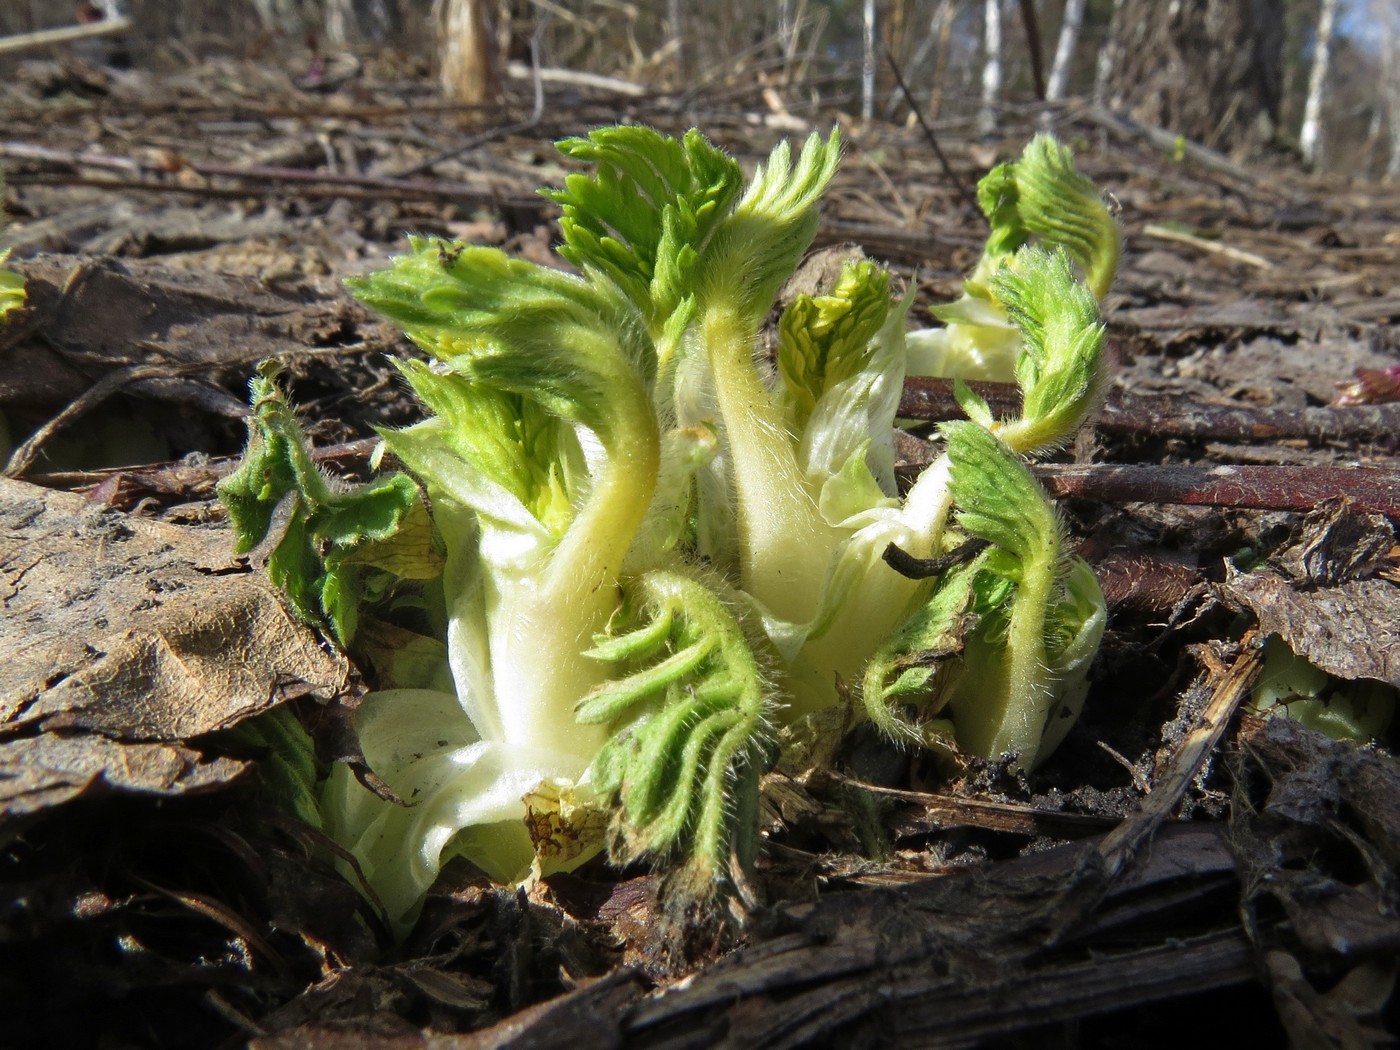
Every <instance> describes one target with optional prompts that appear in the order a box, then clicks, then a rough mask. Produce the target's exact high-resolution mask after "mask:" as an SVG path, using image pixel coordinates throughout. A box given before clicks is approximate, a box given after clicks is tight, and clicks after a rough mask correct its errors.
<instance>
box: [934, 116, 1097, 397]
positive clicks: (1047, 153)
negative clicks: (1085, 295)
mask: <svg viewBox="0 0 1400 1050" xmlns="http://www.w3.org/2000/svg"><path fill="white" fill-rule="evenodd" d="M977 203H978V204H979V205H980V206H981V208H982V213H983V214H984V215H985V216H986V217H987V222H988V223H989V224H990V226H991V231H990V232H989V233H988V235H987V243H986V246H985V248H983V251H982V258H981V259H980V260H978V263H977V266H976V268H974V269H973V271H972V274H971V275H970V276H969V277H968V278H967V280H966V281H964V282H963V294H962V296H961V298H959V299H958V300H957V301H956V302H952V303H948V304H947V305H945V306H940V307H936V308H935V309H934V311H933V313H934V316H935V317H936V318H937V320H938V321H940V322H941V323H942V327H939V328H925V329H921V330H919V331H915V332H910V333H909V336H908V341H909V374H910V375H916V376H943V377H948V378H953V377H957V378H961V379H966V380H974V379H983V380H990V381H996V382H1008V383H1009V382H1011V380H1012V378H1013V375H1012V373H1013V372H1014V371H1015V368H1016V361H1017V359H1018V357H1019V355H1020V350H1021V339H1020V336H1019V334H1018V331H1017V327H1016V325H1015V324H1013V323H1012V320H1011V318H1010V316H1009V315H1008V311H1007V304H1006V303H1005V302H1004V301H1003V300H1002V298H1001V297H1000V296H999V295H998V294H997V289H996V286H995V282H994V278H995V277H996V275H997V274H998V273H1000V272H1001V271H1002V270H1003V269H1005V268H1007V267H1008V266H1009V267H1012V268H1014V267H1015V266H1016V265H1017V262H1016V260H1017V255H1018V253H1019V252H1020V250H1021V248H1022V247H1024V246H1025V245H1026V244H1029V243H1031V242H1032V241H1034V242H1036V243H1039V244H1040V245H1042V246H1044V247H1046V248H1050V249H1063V250H1064V251H1065V252H1067V253H1068V254H1069V256H1070V257H1071V258H1072V259H1073V260H1074V261H1075V262H1076V263H1077V264H1078V265H1079V266H1080V267H1081V268H1082V270H1083V273H1084V280H1085V283H1086V284H1087V286H1088V288H1089V290H1090V291H1091V292H1092V293H1093V295H1094V298H1095V299H1096V300H1098V301H1102V300H1103V297H1104V296H1105V295H1107V294H1108V290H1109V287H1110V286H1111V285H1112V284H1113V275H1114V273H1115V272H1117V269H1118V251H1119V247H1120V240H1121V238H1120V235H1119V230H1118V223H1117V221H1116V220H1115V219H1114V217H1113V213H1112V211H1111V210H1110V208H1109V206H1108V205H1107V204H1105V203H1104V200H1103V197H1102V195H1101V194H1100V193H1099V191H1098V190H1097V189H1096V188H1095V187H1094V184H1093V183H1092V182H1090V181H1089V180H1088V179H1087V178H1085V177H1084V176H1083V175H1082V174H1080V172H1079V170H1078V169H1077V168H1076V167H1075V166H1074V156H1073V154H1072V153H1071V152H1070V151H1069V149H1068V147H1066V146H1063V145H1061V144H1060V143H1059V142H1058V141H1056V140H1055V139H1054V138H1053V137H1052V136H1050V135H1037V136H1036V137H1035V138H1034V139H1032V140H1031V141H1030V142H1029V143H1028V144H1027V145H1026V148H1025V149H1024V150H1023V151H1022V153H1021V157H1020V159H1019V160H1016V161H1014V162H1011V163H1008V164H1000V165H998V166H997V167H995V168H993V169H992V170H991V171H990V172H988V174H987V175H986V176H985V177H984V178H983V179H982V181H981V182H979V183H978V184H977Z"/></svg>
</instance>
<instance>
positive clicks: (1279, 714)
mask: <svg viewBox="0 0 1400 1050" xmlns="http://www.w3.org/2000/svg"><path fill="white" fill-rule="evenodd" d="M1249 706H1250V708H1251V709H1252V710H1253V711H1254V712H1255V713H1256V714H1259V715H1262V716H1264V717H1266V718H1292V719H1296V720H1297V721H1299V722H1301V723H1303V725H1305V726H1308V727H1309V728H1311V729H1316V730H1317V731H1318V732H1320V733H1326V734H1327V735H1328V736H1330V737H1332V738H1333V739H1336V740H1357V741H1360V742H1362V743H1371V742H1372V741H1375V740H1377V739H1379V738H1380V737H1381V736H1382V735H1383V734H1384V733H1385V731H1386V730H1387V729H1388V728H1390V724H1391V722H1392V721H1394V718H1395V712H1396V707H1397V697H1396V691H1395V690H1394V689H1393V688H1391V687H1390V686H1389V685H1387V684H1386V683H1384V682H1377V681H1371V680H1368V679H1360V680H1357V681H1351V682H1347V681H1343V680H1341V679H1338V678H1334V677H1333V676H1332V675H1329V674H1328V673H1327V672H1326V671H1324V670H1322V669H1321V668H1319V667H1317V666H1315V665H1314V664H1313V663H1311V662H1310V661H1309V660H1308V659H1307V658H1306V657H1302V656H1299V655H1298V654H1297V653H1295V652H1294V651H1293V650H1292V649H1291V648H1289V646H1288V643H1287V642H1285V641H1284V640H1283V639H1282V638H1280V637H1279V636H1278V635H1276V634H1273V635H1270V636H1269V640H1268V641H1267V642H1266V643H1265V644H1264V666H1263V669H1262V670H1261V671H1260V673H1259V679H1258V681H1256V682H1255V684H1254V689H1253V690H1252V691H1251V693H1250V698H1249Z"/></svg>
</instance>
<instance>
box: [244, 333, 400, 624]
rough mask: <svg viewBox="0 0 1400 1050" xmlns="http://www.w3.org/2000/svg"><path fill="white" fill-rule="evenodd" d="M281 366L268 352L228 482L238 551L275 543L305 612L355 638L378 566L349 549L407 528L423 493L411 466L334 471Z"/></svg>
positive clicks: (274, 560) (271, 561)
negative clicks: (366, 586) (307, 427)
mask: <svg viewBox="0 0 1400 1050" xmlns="http://www.w3.org/2000/svg"><path fill="white" fill-rule="evenodd" d="M278 372H279V367H278V366H277V365H276V364H274V363H273V362H270V361H266V362H263V363H262V364H261V365H260V366H259V367H258V374H257V375H256V376H255V377H254V378H253V380H252V382H251V383H250V384H249V388H250V391H251V394H252V405H253V414H252V416H251V417H250V418H249V420H248V448H247V450H246V451H245V452H244V455H243V461H242V463H240V464H239V466H238V469H237V470H235V471H234V472H233V473H232V474H230V475H229V476H228V477H226V478H225V479H224V480H223V481H221V482H220V483H219V486H218V493H219V498H220V499H221V500H223V502H224V505H225V506H226V507H227V508H228V514H229V520H230V522H231V523H232V525H233V529H234V534H235V536H236V540H235V543H236V549H237V550H238V552H239V553H241V554H246V553H249V552H251V551H253V550H254V549H255V548H258V549H263V548H265V549H266V550H267V567H268V572H269V574H270V575H271V576H272V578H273V581H274V582H275V583H277V584H278V586H280V587H281V588H282V589H283V590H284V591H285V592H286V593H287V597H288V600H289V601H290V602H291V605H292V607H293V609H295V611H296V613H297V615H299V616H301V617H302V619H304V620H306V621H307V622H308V623H313V624H322V625H325V626H327V627H328V628H329V629H330V630H331V631H332V633H333V634H334V635H335V637H336V638H337V639H338V640H339V641H340V643H341V644H342V645H347V644H349V642H350V640H351V639H352V638H353V636H354V633H355V621H356V617H357V614H358V607H359V601H360V597H361V588H362V585H363V577H364V574H365V573H366V572H367V571H370V570H368V569H367V568H366V567H365V566H363V565H355V564H347V562H348V559H350V558H351V557H352V555H353V554H354V553H355V552H356V550H357V549H358V548H359V547H360V546H361V545H362V544H364V543H366V542H371V541H385V540H388V539H389V537H391V536H393V535H394V534H395V533H396V532H397V531H398V529H399V525H400V524H401V523H402V522H403V520H404V518H405V517H406V516H407V515H408V513H409V511H410V510H411V509H412V508H413V507H414V506H415V505H416V504H417V503H418V502H419V492H418V486H417V485H415V484H414V483H413V481H412V479H410V478H409V477H407V476H406V475H403V474H391V475H388V476H386V477H381V478H377V479H375V480H374V481H371V482H369V483H367V484H364V485H358V486H348V485H344V484H340V483H332V482H331V481H329V480H328V479H327V478H326V476H325V475H324V474H322V473H321V471H320V470H319V468H317V466H316V465H315V463H314V462H313V461H312V459H311V455H310V452H309V450H308V445H307V441H306V437H305V435H304V434H303V433H302V430H301V426H300V424H298V423H297V420H296V416H295V415H294V413H293V412H292V410H291V408H290V407H289V406H288V405H287V402H286V400H285V398H284V397H283V395H282V392H281V390H279V389H278V386H277V375H278Z"/></svg>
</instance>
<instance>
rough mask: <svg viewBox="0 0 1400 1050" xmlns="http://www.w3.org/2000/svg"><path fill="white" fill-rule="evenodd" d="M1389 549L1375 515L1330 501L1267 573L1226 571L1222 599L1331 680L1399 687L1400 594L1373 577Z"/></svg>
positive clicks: (1390, 537) (1390, 538) (1391, 537)
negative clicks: (1367, 681) (1364, 680)
mask: <svg viewBox="0 0 1400 1050" xmlns="http://www.w3.org/2000/svg"><path fill="white" fill-rule="evenodd" d="M1394 543H1395V534H1394V531H1393V530H1392V529H1391V527H1390V525H1389V524H1388V523H1387V522H1386V520H1385V519H1384V518H1383V517H1381V516H1380V515H1375V514H1360V513H1357V512H1355V511H1353V510H1351V509H1350V508H1349V506H1348V505H1347V503H1346V501H1345V500H1335V501H1334V500H1329V501H1327V502H1326V503H1324V504H1322V505H1321V506H1319V507H1318V508H1317V510H1316V511H1314V512H1313V513H1312V514H1311V515H1309V517H1308V520H1307V521H1306V522H1305V523H1304V525H1303V528H1302V530H1301V534H1300V536H1299V539H1298V541H1297V542H1296V543H1295V544H1293V545H1292V546H1291V547H1290V548H1289V549H1288V550H1286V551H1284V552H1282V553H1281V554H1280V555H1279V556H1277V557H1276V558H1274V559H1272V560H1271V563H1270V564H1269V565H1268V566H1264V567H1261V568H1259V569H1257V570H1255V571H1253V572H1238V571H1234V570H1231V571H1230V573H1229V575H1228V576H1227V578H1226V580H1225V583H1224V585H1223V593H1224V597H1225V600H1226V602H1227V603H1228V604H1230V605H1232V606H1234V607H1236V608H1241V609H1247V610H1248V611H1249V612H1251V613H1253V614H1254V616H1255V617H1256V618H1257V619H1258V621H1259V631H1260V633H1261V634H1263V635H1265V636H1267V635H1270V634H1276V635H1278V636H1279V637H1280V638H1282V639H1283V641H1284V642H1285V643H1287V645H1288V647H1289V648H1290V649H1292V650H1293V651H1294V652H1295V653H1297V654H1298V655H1299V656H1302V657H1305V658H1306V659H1307V660H1309V661H1310V662H1311V663H1312V664H1314V665H1315V666H1317V667H1319V668H1321V669H1322V670H1324V671H1326V672H1327V673H1328V674H1331V675H1335V676H1336V677H1338V678H1342V679H1345V680H1347V681H1354V680H1356V679H1358V678H1370V679H1374V680H1376V681H1379V682H1387V683H1389V684H1390V685H1392V686H1400V586H1397V585H1396V584H1394V583H1392V582H1390V581H1389V580H1387V579H1384V578H1383V577H1380V576H1375V575H1372V574H1373V573H1375V572H1376V571H1377V570H1378V568H1379V567H1380V566H1381V565H1382V564H1384V559H1385V558H1386V557H1387V555H1388V552H1389V551H1390V549H1391V548H1392V547H1393V546H1394Z"/></svg>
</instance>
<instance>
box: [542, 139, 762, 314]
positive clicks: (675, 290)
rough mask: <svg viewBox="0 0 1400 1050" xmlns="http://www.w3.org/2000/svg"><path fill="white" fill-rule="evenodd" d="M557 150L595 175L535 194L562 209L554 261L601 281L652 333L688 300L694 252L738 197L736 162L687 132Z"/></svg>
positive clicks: (576, 143)
mask: <svg viewBox="0 0 1400 1050" xmlns="http://www.w3.org/2000/svg"><path fill="white" fill-rule="evenodd" d="M558 148H559V151H560V152H561V153H563V154H564V155H565V156H566V157H569V158H571V159H573V160H578V161H583V162H585V163H588V164H590V165H592V166H593V169H594V170H593V172H592V173H591V174H585V173H576V174H573V175H570V176H568V177H567V178H566V179H565V180H564V188H563V189H561V190H547V191H544V192H543V196H545V197H547V198H549V199H550V200H552V201H554V202H555V203H556V204H559V205H561V206H562V207H563V211H564V214H563V217H562V218H561V219H560V220H559V229H560V233H561V234H562V235H563V238H564V244H563V245H562V246H561V247H560V249H559V254H560V255H562V256H564V258H566V259H568V260H569V261H570V262H572V263H573V264H574V265H575V266H578V267H579V268H580V269H589V268H592V269H596V270H598V271H600V272H602V273H603V274H606V275H607V276H608V278H609V279H611V280H612V281H613V282H615V283H616V284H617V285H618V286H619V287H620V288H622V289H623V290H624V291H625V292H626V294H627V296H628V297H629V298H630V299H631V300H632V302H633V303H634V304H635V305H636V306H637V307H638V308H639V309H640V310H641V311H642V312H643V314H644V315H645V316H646V317H647V320H648V323H649V324H650V326H651V328H652V332H653V335H654V336H655V335H659V334H660V331H661V328H662V326H664V325H665V324H666V322H667V321H668V319H669V318H670V317H671V316H672V315H673V314H674V313H675V312H676V310H677V309H679V308H680V306H681V304H682V303H683V302H684V300H685V299H686V298H687V297H688V296H690V295H691V293H692V291H693V285H694V270H695V266H696V261H697V259H698V258H699V253H700V252H701V251H703V250H704V247H705V244H706V242H707V240H708V238H709V235H710V233H711V231H712V230H713V229H714V228H715V226H716V224H717V223H719V222H720V220H722V219H723V218H724V217H725V215H726V214H727V213H728V212H729V209H730V206H731V205H732V204H733V202H734V199H735V198H736V197H737V196H738V194H739V190H740V188H741V187H742V185H743V176H742V173H741V172H740V171H739V165H738V164H737V163H735V161H734V160H733V158H731V157H730V156H729V155H728V154H726V153H724V152H723V151H722V150H720V149H717V148H716V147H715V146H713V145H711V144H710V143H709V141H708V140H706V139H705V137H704V136H703V135H701V134H700V133H699V132H698V131H695V130H692V131H689V132H687V133H686V135H685V136H684V138H681V139H676V138H672V137H671V136H669V135H663V134H661V133H660V132H658V131H655V130H653V129H652V128H647V127H636V126H631V127H612V128H601V129H599V130H597V131H594V132H591V133H590V134H589V135H588V137H587V138H572V139H565V140H563V141H562V142H560V143H558Z"/></svg>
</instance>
